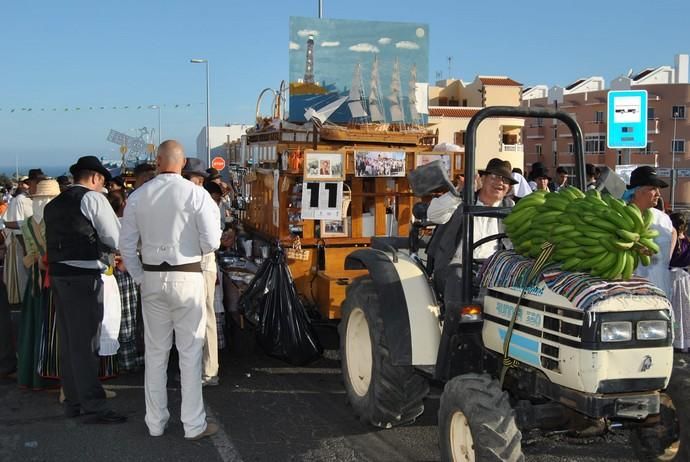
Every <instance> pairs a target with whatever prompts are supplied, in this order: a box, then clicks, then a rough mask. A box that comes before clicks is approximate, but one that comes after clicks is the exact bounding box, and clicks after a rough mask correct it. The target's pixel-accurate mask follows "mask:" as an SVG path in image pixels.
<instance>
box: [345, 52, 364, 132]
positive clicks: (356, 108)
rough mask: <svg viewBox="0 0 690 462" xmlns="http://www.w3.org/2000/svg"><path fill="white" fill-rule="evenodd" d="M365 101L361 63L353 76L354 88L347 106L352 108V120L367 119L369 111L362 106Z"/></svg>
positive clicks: (351, 89)
mask: <svg viewBox="0 0 690 462" xmlns="http://www.w3.org/2000/svg"><path fill="white" fill-rule="evenodd" d="M362 101H364V94H363V92H362V75H361V72H360V66H359V63H357V65H356V66H355V72H354V74H353V76H352V86H351V87H350V94H349V95H348V103H347V106H348V107H349V108H350V113H351V114H352V118H353V119H356V118H361V117H367V116H368V115H369V114H367V111H365V110H364V107H363V106H362Z"/></svg>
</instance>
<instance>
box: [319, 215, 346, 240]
mask: <svg viewBox="0 0 690 462" xmlns="http://www.w3.org/2000/svg"><path fill="white" fill-rule="evenodd" d="M347 235H348V232H347V218H345V219H343V220H321V237H347Z"/></svg>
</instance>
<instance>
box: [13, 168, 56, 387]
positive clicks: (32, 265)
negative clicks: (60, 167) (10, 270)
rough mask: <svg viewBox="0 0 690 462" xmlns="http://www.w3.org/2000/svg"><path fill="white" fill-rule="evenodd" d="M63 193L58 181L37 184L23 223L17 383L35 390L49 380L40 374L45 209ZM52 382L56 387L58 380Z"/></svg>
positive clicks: (46, 299)
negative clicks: (24, 276)
mask: <svg viewBox="0 0 690 462" xmlns="http://www.w3.org/2000/svg"><path fill="white" fill-rule="evenodd" d="M58 194H60V186H59V185H58V183H57V181H55V180H43V181H41V182H39V183H38V186H37V188H36V193H34V195H33V215H32V216H31V217H28V218H27V219H25V220H24V222H23V223H22V225H21V227H22V235H23V236H24V245H25V248H26V253H25V256H24V259H23V262H24V266H25V267H26V268H28V275H29V279H28V281H27V284H26V289H25V291H24V298H23V301H22V315H21V321H20V323H19V332H18V345H17V356H18V363H17V383H18V384H19V386H20V387H26V388H31V389H34V390H38V389H42V388H45V387H46V386H48V385H50V382H49V381H47V380H46V379H44V378H43V377H41V375H40V374H39V369H40V366H39V364H40V352H41V348H42V346H43V345H42V343H43V342H42V338H43V335H42V333H43V329H44V325H45V322H46V311H47V310H46V307H47V306H49V305H50V303H51V300H50V298H51V297H50V291H49V290H48V288H47V284H46V265H45V262H44V256H45V253H46V237H45V224H44V223H43V209H44V208H45V206H46V204H48V202H50V200H51V199H53V198H54V197H55V196H57V195H58ZM52 385H54V386H57V384H56V383H53V384H52Z"/></svg>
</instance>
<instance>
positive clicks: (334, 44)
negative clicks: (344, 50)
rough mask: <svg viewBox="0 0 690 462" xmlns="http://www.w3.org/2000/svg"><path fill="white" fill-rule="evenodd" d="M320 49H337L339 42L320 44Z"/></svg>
mask: <svg viewBox="0 0 690 462" xmlns="http://www.w3.org/2000/svg"><path fill="white" fill-rule="evenodd" d="M321 46H322V47H339V46H340V42H321Z"/></svg>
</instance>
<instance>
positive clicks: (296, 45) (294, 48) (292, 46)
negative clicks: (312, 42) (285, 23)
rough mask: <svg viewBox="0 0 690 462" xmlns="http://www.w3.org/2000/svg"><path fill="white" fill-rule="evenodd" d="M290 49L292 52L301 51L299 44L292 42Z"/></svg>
mask: <svg viewBox="0 0 690 462" xmlns="http://www.w3.org/2000/svg"><path fill="white" fill-rule="evenodd" d="M290 49H291V50H299V43H295V42H290Z"/></svg>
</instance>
